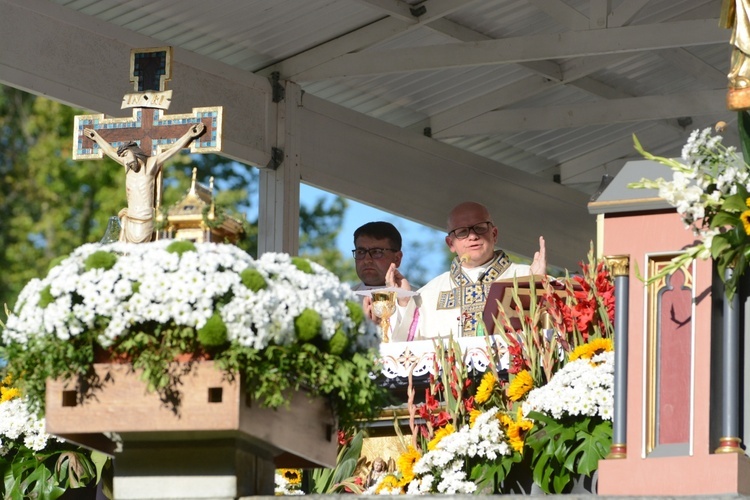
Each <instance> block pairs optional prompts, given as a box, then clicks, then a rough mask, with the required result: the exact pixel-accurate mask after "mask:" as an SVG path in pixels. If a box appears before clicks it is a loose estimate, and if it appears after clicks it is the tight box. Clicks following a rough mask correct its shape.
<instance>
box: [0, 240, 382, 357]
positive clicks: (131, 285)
mask: <svg viewBox="0 0 750 500" xmlns="http://www.w3.org/2000/svg"><path fill="white" fill-rule="evenodd" d="M171 243H172V242H171V241H167V240H162V241H157V242H153V243H148V244H128V243H114V244H111V245H105V246H102V245H98V244H88V245H83V246H81V247H79V248H78V249H76V250H75V251H74V252H73V253H72V254H71V255H70V257H68V258H67V259H65V260H64V261H62V262H61V263H60V264H58V265H57V266H55V267H53V268H52V269H51V270H50V272H49V274H48V275H47V276H46V277H45V278H43V279H33V280H31V281H30V282H29V283H28V284H27V285H26V287H25V288H24V289H23V291H22V292H21V294H20V295H19V298H18V301H17V306H16V307H15V309H14V311H13V314H12V315H11V316H10V317H9V318H8V321H7V326H6V328H5V330H4V332H3V341H4V342H5V343H9V342H19V343H26V342H28V341H29V339H31V338H34V337H38V336H42V335H54V336H56V337H57V338H58V339H60V340H68V339H70V338H72V337H75V336H77V335H79V334H81V333H82V332H84V331H86V330H91V329H97V330H100V331H99V332H98V336H97V338H96V340H97V341H98V342H99V344H100V345H101V346H103V347H108V346H110V345H111V344H112V343H113V342H114V341H115V340H117V339H118V338H120V337H121V336H123V335H125V334H127V333H128V332H129V331H130V329H131V328H132V327H133V326H134V325H138V324H143V323H146V322H149V321H153V322H157V323H160V324H165V323H168V322H174V324H176V325H180V326H186V327H193V328H195V329H200V328H202V327H203V326H205V324H206V322H207V321H208V319H209V318H211V316H212V315H213V314H214V312H219V313H220V315H221V318H222V320H223V321H224V324H225V325H226V328H227V337H228V340H229V341H230V342H232V341H236V342H237V343H239V344H240V345H243V346H247V347H252V348H255V349H263V348H265V347H267V346H268V345H269V344H271V343H274V344H277V345H289V344H290V343H292V342H293V341H295V340H296V336H295V328H294V320H295V318H297V317H298V316H299V315H300V314H301V313H302V311H304V310H305V309H314V310H315V311H316V312H318V313H319V314H320V316H321V320H322V324H321V328H320V335H321V337H322V338H323V339H324V340H330V339H331V338H332V337H333V335H334V333H336V331H337V330H338V329H339V328H341V327H342V326H343V327H344V330H345V331H347V332H351V338H352V340H355V341H356V342H357V345H358V347H359V348H363V349H367V348H370V347H374V346H375V345H377V342H378V338H377V334H376V329H375V327H374V325H373V324H372V323H369V322H360V324H359V325H354V323H353V321H352V319H351V317H350V315H349V309H347V307H346V301H347V300H349V301H356V298H355V296H354V294H353V293H352V292H351V290H350V289H349V287H348V286H347V285H344V284H341V283H340V282H339V280H338V278H336V276H335V275H333V274H332V273H330V272H328V271H327V270H325V269H324V268H323V267H322V266H320V265H318V264H316V263H314V262H310V263H309V264H310V267H311V269H312V271H313V272H312V273H308V272H303V271H301V270H300V269H298V268H297V267H296V266H295V265H294V264H293V263H292V258H291V257H290V256H289V255H287V254H279V253H267V254H264V255H263V256H261V257H260V258H259V259H258V260H254V259H253V258H252V257H250V256H249V255H248V254H247V253H245V252H243V251H242V250H240V249H239V248H237V247H235V246H233V245H222V244H214V243H205V244H198V245H195V251H191V252H185V253H183V254H181V255H180V254H178V253H173V252H170V251H168V246H169V245H170V244H171ZM101 251H107V252H112V253H115V254H117V255H118V257H117V260H116V261H115V262H114V265H113V266H112V267H111V268H109V269H102V268H91V269H88V270H87V264H86V262H87V259H88V258H89V257H90V256H91V255H92V254H94V253H95V252H101ZM246 269H254V270H256V271H257V272H258V273H259V274H260V276H262V277H263V279H264V280H265V282H266V283H267V285H268V286H267V287H266V288H264V289H261V290H257V291H253V290H251V289H249V288H248V287H247V286H245V285H243V283H242V277H241V273H242V272H243V271H245V270H246ZM45 289H46V290H48V291H49V294H50V295H51V297H52V299H53V300H52V301H51V302H49V303H47V304H45V303H44V302H43V297H44V295H45V294H44V291H45ZM227 295H230V296H231V297H232V298H231V300H230V301H229V302H228V303H226V304H224V305H221V304H218V302H219V301H220V299H221V298H222V297H225V296H227ZM102 318H104V319H105V320H106V326H105V327H104V328H101V327H100V322H101V320H102Z"/></svg>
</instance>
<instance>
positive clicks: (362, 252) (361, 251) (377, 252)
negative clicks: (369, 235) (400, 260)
mask: <svg viewBox="0 0 750 500" xmlns="http://www.w3.org/2000/svg"><path fill="white" fill-rule="evenodd" d="M388 251H390V252H398V250H396V249H395V248H355V249H354V250H352V256H354V260H362V259H364V258H365V257H366V256H367V254H370V257H372V258H373V259H376V260H377V259H382V258H383V255H385V252H388Z"/></svg>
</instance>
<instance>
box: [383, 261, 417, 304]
mask: <svg viewBox="0 0 750 500" xmlns="http://www.w3.org/2000/svg"><path fill="white" fill-rule="evenodd" d="M385 286H387V287H394V288H400V289H402V290H406V291H407V292H410V291H411V284H410V283H409V280H407V279H406V278H405V277H404V275H403V274H401V272H400V271H399V270H398V268H397V267H396V264H395V263H394V262H391V265H390V266H389V267H388V271H387V272H386V273H385ZM408 303H409V298H408V297H399V298H398V304H399V305H400V306H405V305H406V304H408Z"/></svg>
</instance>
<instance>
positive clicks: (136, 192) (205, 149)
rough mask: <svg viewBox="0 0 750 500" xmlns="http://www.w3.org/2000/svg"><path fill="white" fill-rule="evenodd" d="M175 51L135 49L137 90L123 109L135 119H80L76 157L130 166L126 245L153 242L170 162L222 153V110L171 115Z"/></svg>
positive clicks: (132, 64) (122, 213) (132, 63)
mask: <svg viewBox="0 0 750 500" xmlns="http://www.w3.org/2000/svg"><path fill="white" fill-rule="evenodd" d="M171 56H172V49H171V47H162V48H155V49H134V50H132V51H131V54H130V79H131V82H133V84H134V90H135V92H133V93H129V94H126V95H125V96H124V98H123V103H122V109H126V108H133V116H132V117H128V118H109V117H106V118H105V116H104V115H103V114H99V115H81V116H76V117H75V132H74V133H75V136H74V138H73V159H74V160H85V159H94V158H102V157H103V156H104V155H105V154H106V155H107V156H109V157H110V158H112V159H113V160H114V161H116V162H118V163H120V164H121V165H122V166H123V167H124V168H125V174H126V189H127V198H128V208H126V209H123V210H121V211H120V219H121V225H122V227H123V230H122V233H121V234H120V240H121V241H130V242H138V243H140V242H145V241H151V239H152V238H153V227H154V224H153V220H154V215H155V214H156V211H157V210H158V209H159V206H160V205H161V193H162V171H161V169H162V166H163V165H164V162H165V161H166V160H167V159H169V158H171V157H172V156H174V155H175V154H177V153H178V152H180V150H182V149H183V148H187V147H188V146H189V147H190V152H191V153H212V152H218V151H221V125H222V123H221V119H222V108H221V106H216V107H208V108H193V111H192V113H184V114H176V115H166V114H164V111H166V110H167V109H168V108H169V105H170V103H171V98H172V91H171V90H166V82H167V81H168V80H170V79H171V73H172V66H171V59H172V57H171Z"/></svg>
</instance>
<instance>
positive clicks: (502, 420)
mask: <svg viewBox="0 0 750 500" xmlns="http://www.w3.org/2000/svg"><path fill="white" fill-rule="evenodd" d="M497 418H499V419H500V423H501V424H503V427H505V428H506V429H507V428H508V427H510V425H511V424H512V423H513V419H512V418H510V417H509V416H508V415H506V414H505V413H498V414H497Z"/></svg>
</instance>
